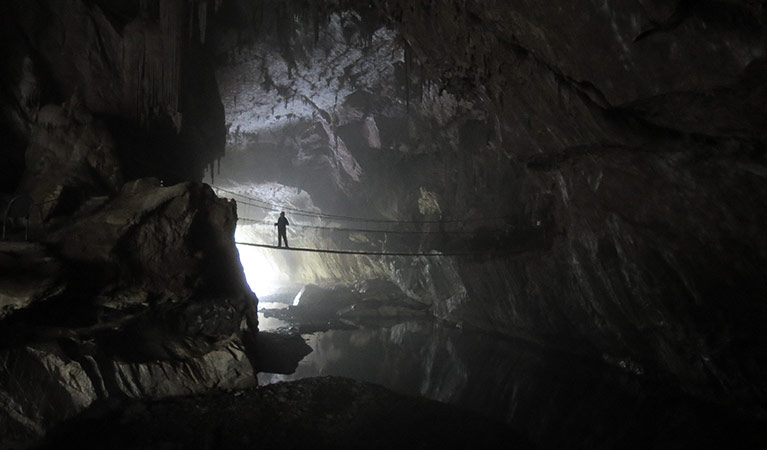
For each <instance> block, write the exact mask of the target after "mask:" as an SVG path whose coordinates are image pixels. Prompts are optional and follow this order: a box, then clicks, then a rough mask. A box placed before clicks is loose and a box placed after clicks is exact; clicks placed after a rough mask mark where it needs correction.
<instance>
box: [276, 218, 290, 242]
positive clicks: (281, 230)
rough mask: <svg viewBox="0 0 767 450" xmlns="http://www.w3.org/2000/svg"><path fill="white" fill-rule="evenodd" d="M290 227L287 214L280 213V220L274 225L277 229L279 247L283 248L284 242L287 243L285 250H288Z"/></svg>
mask: <svg viewBox="0 0 767 450" xmlns="http://www.w3.org/2000/svg"><path fill="white" fill-rule="evenodd" d="M288 225H290V223H289V222H288V219H286V218H285V213H284V212H281V213H280V218H279V219H277V223H275V224H274V226H275V227H277V247H282V241H283V240H284V241H285V248H288V235H287V228H286V227H287V226H288Z"/></svg>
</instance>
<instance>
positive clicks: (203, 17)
mask: <svg viewBox="0 0 767 450" xmlns="http://www.w3.org/2000/svg"><path fill="white" fill-rule="evenodd" d="M197 15H198V17H197V19H198V21H199V23H200V42H201V43H203V44H204V43H205V28H206V26H207V23H208V2H207V1H204V0H203V1H201V2H200V4H199V5H198V8H197Z"/></svg>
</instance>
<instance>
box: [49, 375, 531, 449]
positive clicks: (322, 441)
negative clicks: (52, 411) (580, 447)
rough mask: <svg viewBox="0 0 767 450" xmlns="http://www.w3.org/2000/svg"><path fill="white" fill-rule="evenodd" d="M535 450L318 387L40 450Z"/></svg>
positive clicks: (176, 406) (115, 418) (57, 440)
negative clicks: (358, 449) (68, 449)
mask: <svg viewBox="0 0 767 450" xmlns="http://www.w3.org/2000/svg"><path fill="white" fill-rule="evenodd" d="M501 447H503V448H509V449H529V448H535V447H533V446H532V445H530V444H529V443H526V442H525V441H524V440H523V439H522V438H520V437H519V436H518V435H516V434H515V433H513V432H512V431H511V430H510V429H509V428H508V427H507V426H505V425H503V424H500V423H497V422H493V421H490V420H488V419H485V418H482V417H480V416H478V415H475V414H472V413H469V412H466V411H464V410H461V409H458V408H455V407H451V406H449V405H445V404H442V403H438V402H435V401H431V400H426V399H423V398H417V397H410V396H403V395H398V394H395V393H392V392H391V391H389V390H387V389H384V388H382V387H380V386H375V385H372V384H367V383H361V382H358V381H354V380H350V379H345V378H338V377H320V378H309V379H303V380H300V381H296V382H291V383H277V384H272V385H268V386H263V387H259V388H253V389H248V390H244V391H230V392H224V391H214V392H210V393H207V394H204V395H198V396H187V397H177V398H170V399H165V400H160V401H152V402H138V401H134V402H130V403H122V404H120V405H119V407H118V406H113V407H111V408H105V407H95V408H91V410H90V411H87V412H86V413H85V414H83V415H81V416H80V417H79V418H76V419H75V420H72V421H69V422H67V423H64V424H63V425H61V426H59V427H58V428H57V429H55V430H54V431H53V432H51V433H50V434H49V436H48V439H47V442H46V444H45V445H43V446H42V447H41V448H47V449H53V448H56V449H59V448H79V449H96V448H98V449H103V448H109V449H126V450H127V449H244V448H264V449H278V448H281V449H294V448H295V449H299V448H300V449H353V448H354V449H357V448H365V449H393V448H398V449H436V448H440V449H476V448H501Z"/></svg>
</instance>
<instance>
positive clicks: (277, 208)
mask: <svg viewBox="0 0 767 450" xmlns="http://www.w3.org/2000/svg"><path fill="white" fill-rule="evenodd" d="M210 186H211V187H212V188H213V189H217V190H219V191H221V192H226V193H228V194H232V195H236V196H239V197H242V198H245V199H248V200H251V201H254V202H257V203H261V204H262V205H266V206H262V205H257V204H253V203H248V202H241V203H243V204H245V205H250V206H254V207H256V208H262V209H265V210H269V211H290V212H292V213H293V214H294V215H298V216H308V217H318V218H329V219H338V220H346V221H350V222H370V223H391V224H416V223H464V222H482V221H488V220H507V219H509V218H511V216H498V217H478V218H465V219H453V220H388V219H366V218H363V217H353V216H344V215H339V214H323V213H317V212H313V211H307V210H305V209H298V208H290V207H280V206H279V205H276V204H274V203H269V202H266V201H263V200H259V199H257V198H254V197H251V196H248V195H244V194H240V193H238V192H234V191H230V190H227V189H223V188H221V187H219V186H215V185H212V184H211V185H210Z"/></svg>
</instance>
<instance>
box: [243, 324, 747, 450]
mask: <svg viewBox="0 0 767 450" xmlns="http://www.w3.org/2000/svg"><path fill="white" fill-rule="evenodd" d="M304 337H305V339H306V340H307V343H308V344H309V345H310V346H311V347H312V349H313V350H314V351H313V352H312V353H311V354H309V355H308V356H306V357H305V358H304V359H303V360H302V361H301V362H300V363H299V366H298V369H297V370H296V372H295V373H294V374H292V375H274V374H265V373H262V374H259V376H258V377H259V383H260V384H267V383H273V382H277V381H285V380H295V379H299V378H305V377H313V376H322V375H335V376H344V377H350V378H354V379H358V380H362V381H367V382H372V383H377V384H381V385H383V386H386V387H388V388H390V389H392V390H394V391H397V392H400V393H405V394H412V395H423V396H425V397H428V398H432V399H435V400H439V401H443V402H447V403H452V404H456V405H460V406H463V407H466V408H469V409H472V410H475V411H478V412H481V413H483V414H485V415H488V416H491V417H494V418H496V419H499V420H503V421H505V422H508V423H510V424H511V425H512V426H513V427H514V428H516V429H517V430H519V431H520V432H522V433H524V434H525V435H527V436H529V437H530V438H531V439H532V440H533V441H534V442H537V443H538V444H539V445H541V446H542V447H544V448H582V449H586V448H588V449H596V448H602V449H612V448H658V447H661V448H690V446H694V447H696V448H717V447H718V446H719V445H720V444H722V442H727V439H728V438H727V437H726V435H727V433H724V434H723V433H722V432H721V431H722V430H723V429H724V430H725V431H727V432H728V433H729V434H732V432H733V430H736V429H737V428H733V426H735V427H737V426H740V424H736V423H735V422H733V421H728V419H727V418H724V417H723V415H722V414H720V413H718V412H716V411H715V410H713V409H712V408H709V407H704V406H703V405H700V404H698V403H696V402H693V401H692V400H690V399H688V398H685V397H683V396H681V395H677V394H673V393H671V392H672V391H671V390H670V389H667V388H664V387H663V386H658V385H655V384H652V383H649V382H648V381H647V380H645V379H644V378H642V377H637V376H635V375H632V374H629V373H624V372H620V371H617V370H613V369H611V368H607V367H604V366H601V365H597V364H590V363H586V362H584V361H582V360H578V359H576V358H573V357H567V356H564V355H561V354H547V353H544V352H542V351H540V350H538V349H536V348H532V347H530V346H529V345H525V344H522V343H518V342H512V341H504V340H499V339H495V338H491V337H489V336H484V335H479V334H471V333H467V332H462V331H461V330H457V329H453V328H445V327H442V326H440V325H438V324H435V323H432V322H425V321H419V322H415V321H411V322H404V323H399V324H396V325H394V326H388V327H371V328H361V329H356V330H329V331H326V332H320V333H314V334H310V335H305V336H304ZM712 411H713V412H712ZM746 428H748V427H746ZM717 430H718V431H717ZM744 433H751V431H748V430H746V431H744ZM722 439H724V441H722ZM712 445H713V447H712Z"/></svg>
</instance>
